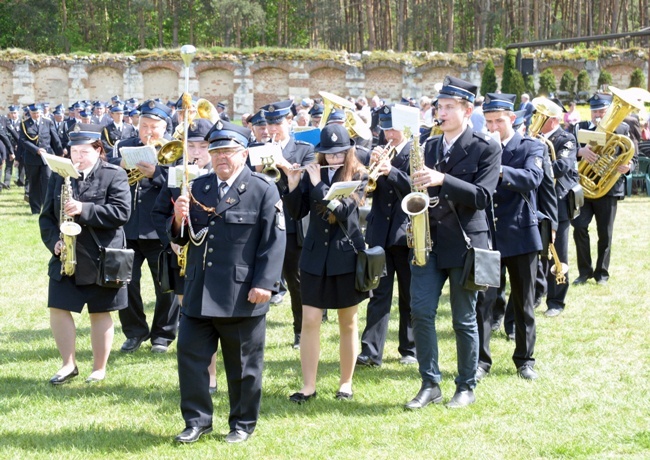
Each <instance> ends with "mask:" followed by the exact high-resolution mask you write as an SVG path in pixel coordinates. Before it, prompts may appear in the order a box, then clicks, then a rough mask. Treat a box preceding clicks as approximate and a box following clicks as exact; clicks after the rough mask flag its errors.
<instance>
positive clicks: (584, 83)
mask: <svg viewBox="0 0 650 460" xmlns="http://www.w3.org/2000/svg"><path fill="white" fill-rule="evenodd" d="M590 89H591V82H590V81H589V74H588V73H587V71H586V70H584V69H583V70H581V71H580V72H578V82H577V84H576V91H577V92H578V94H580V93H582V92H585V91H586V92H589V90H590Z"/></svg>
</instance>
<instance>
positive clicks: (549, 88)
mask: <svg viewBox="0 0 650 460" xmlns="http://www.w3.org/2000/svg"><path fill="white" fill-rule="evenodd" d="M556 89H557V85H556V83H555V74H554V73H553V71H552V70H551V69H550V68H549V69H546V70H544V72H542V73H541V74H540V76H539V91H538V93H537V94H543V95H544V96H549V95H551V94H552V93H554V92H555V90H556Z"/></svg>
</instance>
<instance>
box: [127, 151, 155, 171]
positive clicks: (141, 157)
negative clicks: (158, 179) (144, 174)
mask: <svg viewBox="0 0 650 460" xmlns="http://www.w3.org/2000/svg"><path fill="white" fill-rule="evenodd" d="M120 154H121V155H122V159H123V160H124V166H125V168H126V169H133V168H135V167H136V165H137V164H138V163H139V162H141V161H144V162H145V163H149V164H152V165H155V164H158V154H157V153H156V148H155V147H154V146H153V145H143V146H142V147H123V148H122V149H121V150H120Z"/></svg>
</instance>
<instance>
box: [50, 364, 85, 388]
mask: <svg viewBox="0 0 650 460" xmlns="http://www.w3.org/2000/svg"><path fill="white" fill-rule="evenodd" d="M78 375H79V369H77V366H75V367H74V369H72V372H70V373H69V374H65V375H59V374H56V375H55V376H54V377H52V378H51V379H50V383H51V384H52V385H62V384H64V383H66V382H68V381H69V380H70V379H73V378H75V377H76V376H78Z"/></svg>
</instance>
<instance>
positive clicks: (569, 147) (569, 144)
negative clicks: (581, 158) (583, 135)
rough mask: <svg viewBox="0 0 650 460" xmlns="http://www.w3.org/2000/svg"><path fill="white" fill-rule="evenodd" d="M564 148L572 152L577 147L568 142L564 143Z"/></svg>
mask: <svg viewBox="0 0 650 460" xmlns="http://www.w3.org/2000/svg"><path fill="white" fill-rule="evenodd" d="M564 146H565V147H566V148H567V149H569V150H571V149H572V148H573V147H575V144H574V143H573V141H567V142H565V143H564Z"/></svg>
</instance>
